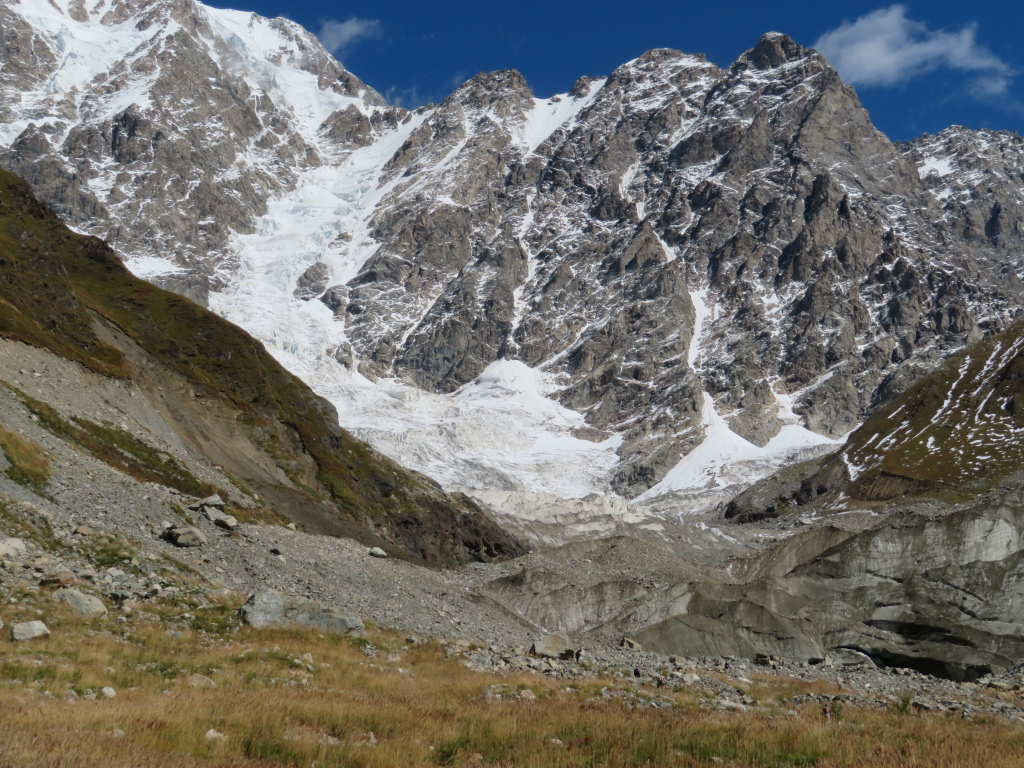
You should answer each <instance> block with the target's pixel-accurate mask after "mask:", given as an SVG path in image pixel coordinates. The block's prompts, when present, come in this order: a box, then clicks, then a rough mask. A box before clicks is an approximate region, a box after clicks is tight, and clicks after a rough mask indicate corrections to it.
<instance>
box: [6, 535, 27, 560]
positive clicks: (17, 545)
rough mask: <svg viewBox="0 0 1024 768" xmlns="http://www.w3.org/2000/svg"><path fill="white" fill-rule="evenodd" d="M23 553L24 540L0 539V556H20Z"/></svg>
mask: <svg viewBox="0 0 1024 768" xmlns="http://www.w3.org/2000/svg"><path fill="white" fill-rule="evenodd" d="M24 554H25V542H24V541H22V540H21V539H0V557H11V558H14V557H21V556H22V555H24Z"/></svg>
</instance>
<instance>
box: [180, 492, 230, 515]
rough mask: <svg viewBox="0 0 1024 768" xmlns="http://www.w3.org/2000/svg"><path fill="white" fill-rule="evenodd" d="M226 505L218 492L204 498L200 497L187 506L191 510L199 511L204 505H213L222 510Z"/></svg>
mask: <svg viewBox="0 0 1024 768" xmlns="http://www.w3.org/2000/svg"><path fill="white" fill-rule="evenodd" d="M226 506H227V504H225V502H224V499H222V498H221V497H220V494H218V493H215V494H213V496H207V497H206V498H205V499H200V500H199V501H197V502H195V503H194V504H189V505H188V508H189V509H191V510H192V511H193V512H199V511H200V510H202V509H204V508H205V507H213V508H214V509H219V510H220V511H221V512H223V511H224V508H225V507H226Z"/></svg>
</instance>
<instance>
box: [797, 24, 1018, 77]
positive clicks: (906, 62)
mask: <svg viewBox="0 0 1024 768" xmlns="http://www.w3.org/2000/svg"><path fill="white" fill-rule="evenodd" d="M906 14H907V9H906V7H905V6H903V5H892V6H889V7H888V8H881V9H879V10H877V11H873V12H872V13H869V14H867V15H866V16H861V17H860V18H859V19H857V20H856V21H852V22H851V21H845V22H843V23H842V24H840V25H839V26H838V27H837V28H836V29H833V30H831V31H830V32H826V33H825V34H823V35H822V36H821V37H819V38H818V40H817V42H816V43H815V44H814V47H815V48H816V49H818V50H819V51H821V53H823V54H824V55H825V56H826V57H827V58H828V59H829V61H831V62H832V64H833V66H835V68H836V69H838V70H839V73H840V74H841V75H842V76H843V78H844V79H845V80H846V81H847V82H849V83H852V84H854V85H878V86H893V85H902V84H903V83H906V82H907V81H908V80H911V79H913V78H915V77H917V76H919V75H922V74H925V73H926V72H931V71H934V70H936V69H943V68H945V69H951V70H956V71H960V72H969V73H973V74H975V75H976V78H975V81H974V85H975V88H976V89H977V91H978V92H979V95H982V94H983V95H986V96H995V95H1000V94H1003V93H1005V92H1006V90H1007V88H1008V87H1009V85H1010V81H1011V79H1012V77H1013V75H1014V71H1013V69H1011V67H1010V66H1009V65H1008V64H1007V63H1006V62H1004V61H1003V60H1002V59H1000V58H999V57H998V56H996V55H995V54H993V53H992V52H991V51H989V50H988V49H987V48H985V46H983V45H980V44H979V43H978V41H977V25H976V24H968V25H967V26H965V27H964V28H963V29H961V30H959V31H957V32H946V31H945V30H934V31H933V30H930V29H928V26H927V25H926V24H924V23H923V22H920V21H914V20H913V19H908V18H907V15H906Z"/></svg>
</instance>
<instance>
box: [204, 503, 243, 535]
mask: <svg viewBox="0 0 1024 768" xmlns="http://www.w3.org/2000/svg"><path fill="white" fill-rule="evenodd" d="M203 514H204V515H206V519H207V520H209V521H210V522H211V523H213V524H214V525H216V526H217V527H218V528H223V529H225V530H227V531H233V530H235V529H236V528H238V519H237V518H236V517H235V516H234V515H226V514H224V513H223V512H221V511H220V510H219V509H217V508H216V507H204V508H203Z"/></svg>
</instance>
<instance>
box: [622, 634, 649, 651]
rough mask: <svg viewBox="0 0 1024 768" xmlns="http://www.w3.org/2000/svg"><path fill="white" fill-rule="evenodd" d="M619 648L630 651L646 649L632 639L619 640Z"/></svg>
mask: <svg viewBox="0 0 1024 768" xmlns="http://www.w3.org/2000/svg"><path fill="white" fill-rule="evenodd" d="M619 647H620V648H626V649H627V650H630V651H642V650H643V649H644V647H643V646H642V645H640V643H638V642H637V641H636V640H634V639H633V638H631V637H624V638H622V639H621V640H619Z"/></svg>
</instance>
